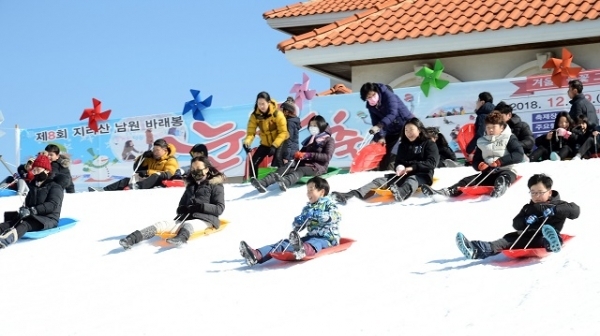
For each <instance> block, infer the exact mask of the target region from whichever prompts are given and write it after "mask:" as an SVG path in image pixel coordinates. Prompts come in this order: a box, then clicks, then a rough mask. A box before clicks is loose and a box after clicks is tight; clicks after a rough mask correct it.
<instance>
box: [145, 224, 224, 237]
mask: <svg viewBox="0 0 600 336" xmlns="http://www.w3.org/2000/svg"><path fill="white" fill-rule="evenodd" d="M228 224H229V221H227V220H224V219H221V225H220V226H219V228H218V229H215V228H212V227H211V228H206V229H204V231H197V232H194V233H192V235H191V236H190V240H192V239H194V238H199V237H204V236H208V235H211V234H213V233H215V232H219V231H221V230H223V229H224V228H226V227H227V225H228ZM176 235H177V233H173V232H161V233H158V234H157V236H159V237H160V238H162V239H169V238H173V237H175V236H176Z"/></svg>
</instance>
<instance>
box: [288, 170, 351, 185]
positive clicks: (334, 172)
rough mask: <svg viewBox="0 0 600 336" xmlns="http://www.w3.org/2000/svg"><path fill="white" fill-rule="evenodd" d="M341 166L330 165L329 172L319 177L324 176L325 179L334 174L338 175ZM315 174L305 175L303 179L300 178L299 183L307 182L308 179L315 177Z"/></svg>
mask: <svg viewBox="0 0 600 336" xmlns="http://www.w3.org/2000/svg"><path fill="white" fill-rule="evenodd" d="M340 170H341V169H340V168H336V167H329V168H327V173H325V174H323V175H319V177H322V178H324V179H326V178H328V177H331V176H333V175H337V173H339V172H340ZM313 177H314V176H303V177H302V178H301V179H299V180H298V182H296V183H298V184H300V183H307V182H308V180H310V179H311V178H313Z"/></svg>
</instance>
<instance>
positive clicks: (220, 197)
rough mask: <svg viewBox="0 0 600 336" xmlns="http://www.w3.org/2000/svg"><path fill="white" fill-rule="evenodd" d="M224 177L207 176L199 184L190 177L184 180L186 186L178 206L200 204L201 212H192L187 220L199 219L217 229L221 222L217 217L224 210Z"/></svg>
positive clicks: (220, 175)
mask: <svg viewBox="0 0 600 336" xmlns="http://www.w3.org/2000/svg"><path fill="white" fill-rule="evenodd" d="M224 181H225V176H223V175H222V174H217V175H212V174H210V173H209V176H208V177H207V179H205V180H204V181H201V182H200V183H198V182H196V181H195V180H194V179H193V178H192V177H191V176H188V177H187V179H186V186H185V191H184V192H183V195H182V196H181V199H180V200H179V206H190V205H194V204H202V205H203V206H202V208H203V210H202V212H193V213H191V214H190V216H189V217H188V219H193V218H195V219H200V220H203V221H205V222H207V223H210V224H212V225H213V226H214V227H215V228H217V229H218V228H219V226H220V224H221V222H220V220H219V216H221V214H222V213H223V211H224V210H225V188H224V187H223V182H224Z"/></svg>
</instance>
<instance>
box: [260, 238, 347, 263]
mask: <svg viewBox="0 0 600 336" xmlns="http://www.w3.org/2000/svg"><path fill="white" fill-rule="evenodd" d="M355 241H356V240H354V239H350V238H342V239H340V244H339V245H336V246H333V247H329V248H326V249H323V250H321V251H319V252H318V253H317V254H315V255H312V256H306V257H304V258H302V259H300V260H296V256H295V255H294V253H292V252H273V253H270V255H271V257H273V258H275V259H277V260H282V261H305V260H311V259H315V258H318V257H322V256H324V255H328V254H332V253H336V252H342V251H344V250H347V249H348V248H349V247H350V246H352V244H353V243H354V242H355Z"/></svg>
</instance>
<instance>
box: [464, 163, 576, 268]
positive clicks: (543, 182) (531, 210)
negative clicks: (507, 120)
mask: <svg viewBox="0 0 600 336" xmlns="http://www.w3.org/2000/svg"><path fill="white" fill-rule="evenodd" d="M552 183H553V182H552V179H551V178H550V177H549V176H547V175H544V174H535V175H533V176H532V177H531V178H530V179H529V181H528V182H527V187H528V188H529V194H530V195H531V201H530V202H529V203H528V204H525V205H524V206H523V208H522V209H521V211H519V213H518V214H517V216H515V218H514V219H513V228H514V229H515V230H516V231H515V232H511V233H508V234H506V235H505V236H504V237H502V238H500V239H498V240H495V241H491V242H486V241H480V240H473V241H469V240H468V239H467V238H465V236H464V235H463V234H462V233H458V234H457V236H456V243H457V245H458V248H459V249H460V251H461V252H462V253H463V254H464V256H465V257H466V258H467V259H485V258H487V257H491V256H493V255H496V254H498V253H500V252H501V251H502V250H506V249H509V248H511V247H512V248H514V249H523V248H525V246H526V245H527V243H529V241H531V243H530V244H529V246H527V248H540V247H541V248H545V249H546V251H548V252H559V251H560V250H561V247H562V238H561V237H560V235H559V234H560V232H561V231H562V229H563V226H564V224H565V221H566V220H567V218H568V219H577V218H578V217H579V214H580V209H579V205H577V204H575V203H573V202H567V201H563V200H561V199H560V195H559V193H558V191H556V190H552ZM540 225H542V227H541V228H540ZM513 244H514V246H513Z"/></svg>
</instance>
